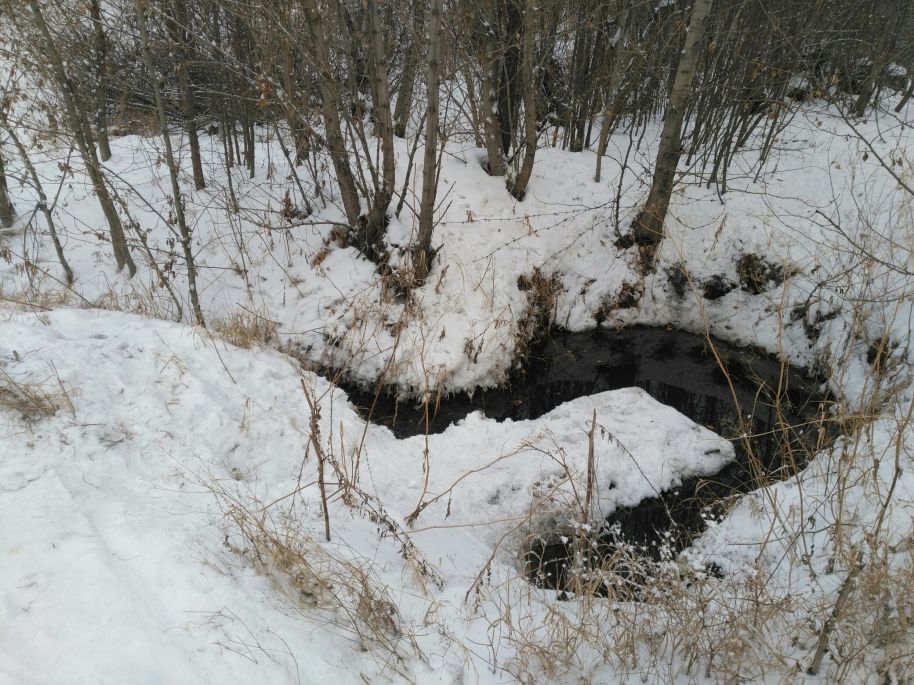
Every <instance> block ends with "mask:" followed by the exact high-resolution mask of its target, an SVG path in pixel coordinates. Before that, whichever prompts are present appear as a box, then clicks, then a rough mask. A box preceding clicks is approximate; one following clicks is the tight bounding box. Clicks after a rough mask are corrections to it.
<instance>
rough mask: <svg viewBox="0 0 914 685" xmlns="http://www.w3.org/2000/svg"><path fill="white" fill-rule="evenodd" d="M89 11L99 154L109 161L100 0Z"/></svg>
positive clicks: (105, 55)
mask: <svg viewBox="0 0 914 685" xmlns="http://www.w3.org/2000/svg"><path fill="white" fill-rule="evenodd" d="M89 12H90V17H91V19H92V29H93V34H94V37H95V107H96V109H95V129H96V135H97V136H98V156H99V157H100V158H101V161H103V162H107V161H108V160H109V159H111V145H110V144H109V143H108V44H107V42H106V40H105V28H104V24H103V23H102V12H101V7H100V6H99V0H92V2H91V4H90V6H89Z"/></svg>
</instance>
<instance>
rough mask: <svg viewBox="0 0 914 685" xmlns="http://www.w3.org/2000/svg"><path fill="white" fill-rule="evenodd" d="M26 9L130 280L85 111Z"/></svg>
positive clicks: (50, 42) (36, 14) (45, 34)
mask: <svg viewBox="0 0 914 685" xmlns="http://www.w3.org/2000/svg"><path fill="white" fill-rule="evenodd" d="M29 8H30V9H31V11H32V17H33V19H34V21H35V24H36V26H37V27H38V30H39V31H40V32H41V36H42V39H43V40H44V43H45V53H46V54H47V56H48V59H50V61H51V66H52V67H53V70H54V77H55V79H56V80H57V84H58V88H59V89H60V92H61V94H62V95H63V100H64V106H65V109H66V112H67V117H68V119H69V121H70V127H71V129H72V131H73V138H74V140H75V141H76V146H77V148H78V149H79V154H80V155H81V156H82V158H83V162H84V163H85V165H86V173H87V174H88V175H89V180H90V181H91V182H92V188H93V190H94V191H95V196H96V197H97V198H98V202H99V205H101V208H102V213H103V214H104V215H105V219H106V220H107V222H108V230H109V231H110V233H111V247H112V249H113V250H114V260H115V263H116V264H117V270H118V271H120V270H121V269H123V268H124V267H125V266H126V267H127V274H128V277H129V278H132V277H133V276H134V274H136V265H135V264H134V263H133V258H132V257H131V256H130V251H129V249H128V247H127V238H126V237H125V235H124V226H123V224H122V223H121V218H120V216H119V215H118V213H117V209H116V208H115V206H114V202H113V201H112V200H111V195H110V194H109V193H108V189H107V188H106V187H105V177H104V174H103V173H102V169H101V163H100V162H99V160H98V155H96V153H95V141H94V138H93V136H92V129H91V127H90V126H89V120H88V118H87V117H86V113H85V110H84V109H83V108H82V105H81V102H80V100H79V99H78V98H77V97H76V94H75V92H74V89H73V84H72V83H71V82H70V79H69V78H68V77H67V73H66V71H65V70H64V66H63V59H62V58H61V56H60V53H59V52H58V50H57V45H56V44H55V43H54V39H53V38H52V37H51V32H50V31H49V30H48V25H47V24H46V23H45V20H44V15H42V13H41V9H40V8H39V7H38V2H37V1H36V0H29Z"/></svg>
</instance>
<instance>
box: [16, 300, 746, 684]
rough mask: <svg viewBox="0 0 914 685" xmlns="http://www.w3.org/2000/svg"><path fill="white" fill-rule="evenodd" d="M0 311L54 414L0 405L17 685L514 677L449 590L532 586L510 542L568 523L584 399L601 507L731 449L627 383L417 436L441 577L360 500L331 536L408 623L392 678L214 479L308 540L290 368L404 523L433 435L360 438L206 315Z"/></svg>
mask: <svg viewBox="0 0 914 685" xmlns="http://www.w3.org/2000/svg"><path fill="white" fill-rule="evenodd" d="M3 319H4V320H3V322H2V323H0V372H2V374H3V377H4V378H7V379H12V380H13V381H14V382H15V383H17V384H19V385H20V386H26V385H27V386H28V387H31V388H34V389H36V390H37V389H43V391H44V392H46V393H48V395H49V396H51V397H53V398H55V399H56V401H57V403H58V404H59V405H60V407H61V409H60V410H59V411H58V412H57V413H56V414H55V415H53V416H51V417H46V418H41V417H33V418H31V419H27V418H25V417H24V416H22V415H20V413H18V412H16V411H12V410H10V409H6V410H0V445H2V451H0V521H3V525H2V527H0V559H2V573H0V681H2V682H9V683H11V684H12V683H62V682H66V683H99V682H101V683H119V682H131V683H201V682H220V683H249V682H270V683H296V682H299V683H317V682H329V681H330V680H331V679H333V680H334V681H335V682H340V683H349V682H351V683H359V682H388V681H390V680H395V681H398V682H399V681H404V682H417V683H451V682H477V681H478V682H493V683H494V682H504V681H505V680H506V679H507V676H506V675H505V674H504V673H503V672H501V671H499V670H497V669H495V670H493V668H492V664H490V663H488V662H489V661H490V660H491V656H490V655H489V654H488V653H487V652H486V651H485V650H483V649H479V650H478V651H477V650H474V649H472V645H473V644H479V643H480V642H484V641H485V640H486V639H487V638H486V630H485V627H484V626H482V625H480V623H479V621H478V620H474V618H473V615H472V612H470V611H469V609H468V608H467V606H466V605H465V604H464V601H463V597H464V595H465V594H466V593H467V592H468V591H469V589H470V587H471V585H472V583H473V582H474V579H475V578H476V575H477V574H478V573H480V572H481V571H482V570H483V569H484V568H485V567H486V564H487V562H488V560H489V558H490V556H491V555H492V554H493V549H494V550H496V551H495V561H494V563H493V564H491V565H490V567H489V574H490V581H491V582H493V583H496V584H497V583H500V582H509V583H520V587H524V583H523V581H520V580H517V575H518V571H517V560H516V556H517V554H518V553H519V551H520V549H521V545H522V542H523V539H524V536H525V535H526V534H528V533H530V532H531V531H533V532H542V531H544V530H545V527H544V526H545V525H546V524H545V523H544V522H549V523H553V522H556V521H557V522H558V523H559V524H560V525H566V526H567V525H571V523H572V521H571V518H572V517H573V516H576V515H577V514H575V512H576V511H579V510H580V504H579V502H578V500H577V499H576V497H575V494H574V492H573V490H572V487H577V488H580V487H581V484H582V478H583V473H584V472H585V471H586V452H587V431H588V428H589V423H590V418H591V416H590V414H591V411H592V410H595V411H596V413H597V420H598V423H599V425H600V427H601V430H600V431H599V432H598V433H597V438H596V450H595V451H596V463H597V464H598V470H597V488H596V492H597V495H598V497H597V506H596V508H595V510H594V516H595V517H596V516H599V515H600V514H601V512H606V511H609V510H611V509H612V508H613V507H614V506H615V505H617V504H634V503H636V502H637V501H638V500H639V499H641V498H642V497H644V496H648V495H650V494H652V493H653V490H654V488H656V489H662V488H666V487H669V486H670V485H672V484H675V483H676V482H677V479H678V478H681V477H685V476H688V475H691V474H696V473H709V472H713V471H715V470H716V469H717V468H719V466H720V465H721V463H722V462H723V461H724V460H726V459H727V458H729V457H731V456H732V446H731V445H730V444H729V443H727V442H726V441H724V440H723V439H721V438H719V437H718V436H716V435H714V434H712V433H710V432H709V431H708V430H706V429H704V428H701V427H699V426H697V425H695V424H693V423H692V422H690V421H689V420H688V419H686V418H685V417H683V416H682V415H680V414H678V413H677V412H675V411H674V410H672V409H670V408H668V407H665V406H662V405H659V404H657V403H656V402H655V401H653V400H652V399H651V398H650V397H648V396H647V395H646V394H645V393H643V392H642V391H640V390H637V389H630V390H621V391H616V392H611V393H604V394H602V395H597V396H594V397H592V398H581V399H579V400H575V401H573V402H570V403H567V404H565V405H562V406H560V407H558V408H557V409H556V410H554V411H553V412H552V413H550V414H548V415H546V416H544V417H542V418H541V419H539V420H537V421H524V422H517V423H511V422H507V423H505V424H497V423H495V422H494V421H491V420H487V419H484V418H482V417H480V416H479V415H471V416H470V417H469V418H468V419H466V420H465V421H464V422H463V423H462V424H461V425H457V426H452V427H451V428H450V429H449V430H448V431H446V432H445V433H443V434H441V435H436V436H431V437H430V438H429V441H428V445H427V452H428V464H427V467H426V468H427V471H426V474H427V475H428V485H427V493H426V494H425V496H424V501H429V500H432V498H434V497H435V496H438V495H442V494H443V493H447V492H449V493H450V494H449V495H448V494H445V496H444V497H442V499H440V500H439V501H437V502H434V503H432V504H430V505H429V506H427V508H425V509H424V510H423V511H422V513H421V515H420V516H419V517H418V520H417V521H416V523H415V525H414V529H415V531H414V532H411V533H410V536H411V539H412V541H413V543H414V544H415V546H416V548H417V549H416V556H415V557H414V560H415V558H418V556H419V555H421V557H423V558H424V559H426V560H427V562H428V563H429V564H430V566H431V567H433V568H434V569H435V571H434V574H435V575H436V576H437V577H438V579H439V580H440V587H439V586H436V584H435V583H434V582H432V583H428V582H426V583H424V584H423V583H419V582H416V581H415V580H411V577H410V567H411V563H412V562H410V561H405V560H404V559H403V558H402V557H401V555H400V550H399V548H398V546H397V544H395V543H394V542H393V541H392V540H391V539H390V538H389V537H385V536H382V535H379V530H378V527H377V526H376V524H375V523H373V522H372V521H371V520H370V517H369V516H368V514H367V513H366V510H365V509H364V508H360V507H359V506H348V505H346V504H345V503H344V502H343V500H342V498H341V497H340V496H337V495H332V496H331V498H330V499H331V505H330V526H331V530H332V541H331V542H330V543H325V544H326V548H327V549H328V550H330V551H331V552H332V553H333V554H334V555H336V556H338V557H340V558H345V559H346V560H348V561H350V562H353V563H357V564H358V565H359V566H360V567H361V568H364V569H366V573H367V574H368V575H369V576H370V577H371V578H372V579H374V581H377V582H378V583H380V584H383V585H384V586H386V587H387V588H389V590H388V591H389V592H391V593H393V594H392V596H391V600H392V601H393V603H394V604H395V605H396V606H397V607H399V611H400V614H401V617H400V618H399V619H398V620H399V621H401V623H400V626H399V628H398V630H399V631H400V633H401V634H410V635H413V636H414V638H413V639H414V640H415V643H414V645H413V646H410V647H409V649H407V648H406V647H405V646H404V648H403V653H404V663H403V664H402V665H399V666H397V668H396V669H395V668H394V667H392V666H390V665H389V664H387V665H385V663H384V661H383V659H381V657H379V656H378V655H377V654H376V653H374V652H372V651H371V650H368V651H366V650H365V649H364V645H363V644H360V641H359V640H358V639H355V638H354V637H353V633H352V631H351V630H349V629H346V628H345V627H344V626H343V625H342V623H344V622H342V621H341V620H340V613H341V612H340V611H339V610H337V611H333V610H329V609H327V608H325V607H322V606H316V607H314V608H312V609H307V608H305V609H303V608H302V607H301V606H296V605H295V604H294V603H292V602H290V601H289V598H288V594H287V593H284V592H282V591H281V587H282V582H283V581H282V580H281V577H282V572H281V571H279V570H277V569H274V572H273V573H272V574H271V573H266V572H265V571H264V569H263V568H260V569H259V570H258V569H257V568H256V567H255V566H254V565H252V564H250V563H248V561H246V559H245V557H244V556H242V555H238V554H234V553H232V552H230V551H229V548H228V547H227V546H226V545H228V544H235V543H237V542H238V539H239V538H238V534H237V530H233V529H232V527H231V525H230V523H229V521H230V519H231V517H230V516H229V517H225V516H224V514H226V509H225V502H226V499H225V497H217V496H216V495H214V491H215V492H216V493H222V495H225V496H227V493H231V497H232V498H235V499H234V500H233V501H237V502H249V503H250V506H254V503H255V502H272V501H275V500H279V499H280V498H284V499H283V500H282V504H280V505H278V506H274V507H273V508H270V509H268V511H270V512H274V513H277V512H279V511H281V512H282V513H283V516H286V517H289V516H291V517H294V518H295V519H296V522H297V526H298V530H299V532H301V533H302V534H304V535H307V536H311V537H313V538H315V539H317V538H319V537H320V536H321V535H322V532H323V520H322V516H321V510H320V507H319V495H318V492H317V486H316V484H315V482H314V480H315V477H316V464H315V459H314V456H313V452H312V454H311V456H306V455H307V453H308V440H309V438H308V430H309V421H310V419H309V410H308V404H307V402H306V399H305V397H304V393H303V391H302V387H301V379H304V381H305V383H306V385H307V386H308V387H309V388H312V389H313V391H314V393H315V396H318V397H321V398H322V399H321V400H320V408H321V421H320V426H321V433H322V436H323V441H324V449H325V450H327V452H328V453H330V452H331V451H335V452H336V454H337V456H336V457H335V458H343V457H342V454H341V453H340V451H339V444H340V442H339V441H340V436H341V434H343V435H345V436H346V441H347V443H346V444H347V447H346V448H345V449H348V450H349V451H350V452H349V453H348V454H347V456H346V457H345V458H346V459H349V460H350V461H351V459H352V454H351V451H352V450H353V449H355V446H356V444H357V439H358V436H359V435H360V434H361V431H362V430H366V434H365V438H364V443H363V445H362V448H361V466H360V468H361V474H362V475H361V478H360V483H361V485H362V487H363V489H364V495H365V496H368V497H372V498H376V500H375V501H376V503H377V506H378V507H383V509H384V510H385V511H386V512H387V514H388V515H389V516H390V517H391V518H392V519H394V520H395V521H398V522H402V521H403V519H404V518H405V517H406V516H407V515H408V514H409V513H410V512H411V511H412V510H413V509H414V507H415V506H416V505H417V504H418V503H419V502H420V501H423V495H422V491H423V479H424V476H425V474H423V467H422V463H423V453H424V450H425V449H426V445H425V442H424V439H423V438H421V437H419V438H411V439H408V440H397V439H395V438H394V437H393V435H392V434H391V433H390V432H389V431H388V430H387V429H386V428H380V427H375V426H368V427H367V429H366V428H365V427H364V425H363V424H362V422H361V421H360V420H359V419H358V417H357V416H356V415H355V414H354V412H353V410H352V409H351V407H350V406H349V405H348V404H347V403H346V400H345V396H344V395H343V394H342V393H341V392H339V391H332V390H331V388H330V386H329V384H328V383H327V382H326V381H325V380H323V379H322V378H320V377H317V376H315V375H313V374H310V373H305V374H304V375H302V374H301V373H300V371H299V370H298V369H297V368H296V365H295V364H294V362H292V361H291V360H290V359H289V358H287V357H284V356H282V355H280V354H278V353H276V352H272V351H268V350H260V351H250V350H242V349H238V348H234V347H232V346H229V345H226V344H225V343H223V342H222V341H220V340H217V339H212V338H210V337H209V336H207V335H206V334H204V333H202V332H201V331H200V330H199V329H195V328H191V327H187V326H183V325H180V324H172V323H167V322H161V321H156V320H150V319H144V318H140V317H138V316H133V315H127V314H121V313H116V312H108V311H98V310H66V309H64V310H56V311H53V312H49V313H25V312H23V311H21V310H6V311H5V312H4V315H3ZM64 394H65V396H66V398H68V399H65V398H64ZM341 432H342V433H341ZM633 460H634V461H636V462H637V466H638V468H637V469H636V468H633V465H632V461H633ZM610 483H613V484H615V485H616V487H612V486H610ZM452 486H453V487H452ZM448 488H451V489H450V490H448ZM576 506H577V509H576ZM274 513H271V514H270V516H271V517H272V516H273V515H274ZM277 515H278V513H277ZM540 526H543V527H540ZM270 577H272V582H271V579H270ZM277 578H278V579H279V580H277ZM493 578H494V580H492V579H493ZM430 615H434V616H435V620H434V621H430V619H429V616H430ZM338 624H339V625H338ZM404 642H405V641H404ZM456 645H460V646H461V647H460V649H458V648H457V646H456ZM496 646H497V649H498V655H499V659H502V660H503V659H505V658H507V657H508V656H510V652H511V646H510V644H508V643H505V644H501V645H496ZM397 671H399V672H400V674H401V675H397ZM363 677H364V678H366V680H365V681H363V680H362V679H363Z"/></svg>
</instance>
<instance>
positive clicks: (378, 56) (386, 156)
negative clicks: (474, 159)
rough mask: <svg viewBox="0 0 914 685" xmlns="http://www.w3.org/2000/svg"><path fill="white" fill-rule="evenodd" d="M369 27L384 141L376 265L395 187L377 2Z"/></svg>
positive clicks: (370, 237)
mask: <svg viewBox="0 0 914 685" xmlns="http://www.w3.org/2000/svg"><path fill="white" fill-rule="evenodd" d="M367 10H368V25H369V31H370V34H371V49H372V62H373V65H374V69H373V75H374V81H375V83H374V88H373V89H372V90H373V92H374V97H375V103H374V116H375V121H376V130H377V133H378V136H379V137H380V139H381V179H380V180H381V183H380V187H376V188H375V192H374V199H373V201H372V204H371V208H370V209H369V210H368V222H367V226H366V227H365V228H366V230H365V234H366V235H365V242H366V245H365V246H364V247H365V248H367V251H366V254H367V255H368V256H369V257H371V258H372V259H373V260H374V261H377V260H378V258H379V257H380V254H379V253H378V249H379V244H380V241H381V236H382V235H383V232H384V229H385V228H386V226H387V209H388V207H389V206H390V201H391V198H392V197H393V192H394V184H395V183H396V178H395V177H394V173H395V167H394V123H393V119H392V118H391V114H390V84H389V78H388V65H387V49H386V47H385V45H384V34H383V32H382V30H381V17H380V14H379V12H378V3H377V0H367Z"/></svg>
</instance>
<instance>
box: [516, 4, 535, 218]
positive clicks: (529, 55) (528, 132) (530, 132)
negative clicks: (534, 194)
mask: <svg viewBox="0 0 914 685" xmlns="http://www.w3.org/2000/svg"><path fill="white" fill-rule="evenodd" d="M535 12H536V10H535V9H534V0H527V6H526V8H525V10H524V29H523V31H524V45H523V58H522V61H521V79H523V84H522V85H523V98H524V141H525V150H524V161H523V163H522V164H521V167H520V171H519V172H518V174H517V178H515V179H514V184H513V186H512V188H511V194H512V195H513V196H514V197H515V198H517V199H518V200H523V199H524V194H525V193H526V192H527V184H528V183H529V182H530V177H531V176H532V175H533V161H534V158H535V157H536V144H537V138H538V136H537V130H536V88H535V86H534V83H533V79H534V70H533V66H534V65H533V60H534V45H533V38H534V26H533V20H534V17H535V16H536V14H535Z"/></svg>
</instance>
